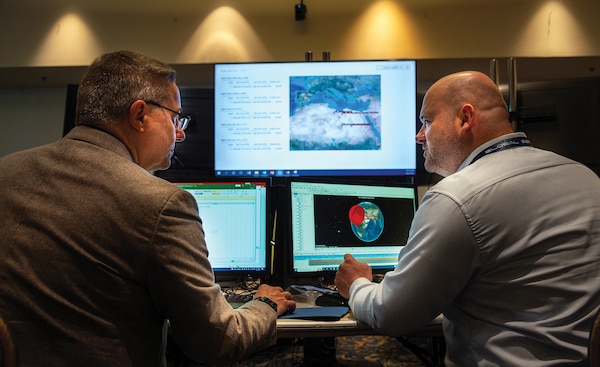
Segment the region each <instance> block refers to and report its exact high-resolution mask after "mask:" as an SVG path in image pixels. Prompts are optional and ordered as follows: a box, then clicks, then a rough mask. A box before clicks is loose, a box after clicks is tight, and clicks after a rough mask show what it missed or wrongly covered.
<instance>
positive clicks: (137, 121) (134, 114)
mask: <svg viewBox="0 0 600 367" xmlns="http://www.w3.org/2000/svg"><path fill="white" fill-rule="evenodd" d="M147 113H148V105H147V104H146V102H144V101H142V100H140V99H138V100H137V101H135V102H133V103H132V104H131V106H130V107H129V116H128V123H129V125H130V126H131V127H132V128H133V129H134V130H135V131H138V132H144V117H145V116H146V114H147Z"/></svg>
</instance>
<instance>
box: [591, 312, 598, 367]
mask: <svg viewBox="0 0 600 367" xmlns="http://www.w3.org/2000/svg"><path fill="white" fill-rule="evenodd" d="M588 360H589V363H590V367H600V310H598V313H597V314H596V319H595V320H594V325H593V326H592V331H591V333H590V342H589V349H588Z"/></svg>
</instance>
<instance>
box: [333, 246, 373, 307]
mask: <svg viewBox="0 0 600 367" xmlns="http://www.w3.org/2000/svg"><path fill="white" fill-rule="evenodd" d="M358 278H367V279H369V280H370V281H373V271H372V269H371V267H370V266H369V265H368V264H366V263H361V262H358V261H357V260H356V259H355V258H354V257H353V256H352V255H350V254H346V255H344V262H343V263H341V264H340V269H339V270H338V272H337V273H336V275H335V286H336V287H337V289H338V292H340V295H341V296H342V297H344V298H346V299H349V298H350V286H351V285H352V283H353V282H354V281H355V280H356V279H358Z"/></svg>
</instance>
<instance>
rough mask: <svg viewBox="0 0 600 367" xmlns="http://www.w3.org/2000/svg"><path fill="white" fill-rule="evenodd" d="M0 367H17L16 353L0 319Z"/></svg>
mask: <svg viewBox="0 0 600 367" xmlns="http://www.w3.org/2000/svg"><path fill="white" fill-rule="evenodd" d="M0 367H17V351H16V348H15V344H14V342H13V340H12V336H11V335H10V331H9V330H8V326H7V325H6V323H5V322H4V320H3V319H2V318H1V317H0Z"/></svg>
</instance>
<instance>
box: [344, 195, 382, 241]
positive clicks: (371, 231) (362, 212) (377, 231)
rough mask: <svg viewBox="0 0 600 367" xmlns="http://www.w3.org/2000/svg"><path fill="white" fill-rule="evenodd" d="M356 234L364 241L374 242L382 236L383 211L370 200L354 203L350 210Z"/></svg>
mask: <svg viewBox="0 0 600 367" xmlns="http://www.w3.org/2000/svg"><path fill="white" fill-rule="evenodd" d="M348 217H349V218H350V226H351V227H352V232H354V235H355V236H356V237H357V238H358V239H359V240H361V241H363V242H373V241H375V240H377V239H378V238H379V236H381V233H382V232H383V228H384V221H383V213H382V212H381V209H379V207H378V206H377V205H375V204H373V203H371V202H369V201H363V202H361V203H359V204H357V205H354V206H353V207H352V208H350V210H349V211H348Z"/></svg>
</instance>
